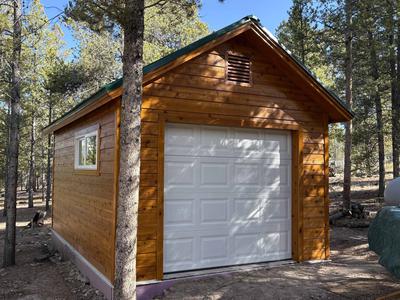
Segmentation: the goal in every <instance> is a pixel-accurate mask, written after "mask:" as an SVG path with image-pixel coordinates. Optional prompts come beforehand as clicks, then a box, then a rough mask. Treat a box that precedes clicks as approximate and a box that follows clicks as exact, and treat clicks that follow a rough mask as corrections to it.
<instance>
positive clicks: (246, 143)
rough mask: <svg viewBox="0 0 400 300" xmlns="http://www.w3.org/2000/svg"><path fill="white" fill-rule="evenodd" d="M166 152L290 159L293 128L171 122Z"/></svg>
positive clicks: (205, 155) (200, 155) (173, 153)
mask: <svg viewBox="0 0 400 300" xmlns="http://www.w3.org/2000/svg"><path fill="white" fill-rule="evenodd" d="M166 136H168V140H166V141H165V154H166V155H171V156H181V155H187V156H196V157H208V156H212V157H247V158H268V159H271V158H273V157H278V158H280V159H290V156H291V145H290V143H291V135H290V133H289V132H282V131H280V132H279V133H278V131H273V130H269V131H265V130H264V131H263V130H254V129H238V128H225V127H214V126H192V125H176V124H175V125H168V128H166Z"/></svg>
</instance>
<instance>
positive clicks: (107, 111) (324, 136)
mask: <svg viewBox="0 0 400 300" xmlns="http://www.w3.org/2000/svg"><path fill="white" fill-rule="evenodd" d="M254 39H255V37H254V34H252V33H243V34H242V35H240V36H238V37H235V38H234V39H232V40H230V41H228V42H225V43H223V44H222V45H220V46H217V47H216V48H214V49H212V50H210V51H208V52H206V53H204V54H202V55H200V56H199V57H197V58H195V59H193V60H191V61H189V62H186V63H184V64H183V65H181V66H178V67H177V68H175V69H173V70H172V71H169V72H167V73H166V74H164V75H163V76H161V77H160V78H156V79H155V80H153V81H152V82H151V83H149V84H147V85H146V86H144V88H143V104H142V148H141V178H140V192H139V193H140V201H139V229H138V244H137V246H138V255H137V280H139V281H140V280H151V279H162V277H163V253H162V247H163V206H164V204H163V181H164V177H163V176H164V174H163V171H164V157H163V144H164V124H165V123H168V122H181V123H191V124H208V125H219V126H236V127H254V128H275V129H285V130H292V136H293V166H292V176H293V180H292V184H293V192H292V198H293V199H292V202H293V203H292V215H293V216H292V223H293V230H292V239H293V244H292V245H293V247H292V248H293V258H294V259H295V260H298V261H302V260H309V259H325V258H328V257H329V226H328V225H329V224H328V207H329V206H328V193H327V191H328V173H329V172H328V115H327V113H326V111H324V110H323V109H322V108H321V107H320V106H319V105H318V104H317V103H316V102H315V101H314V100H312V99H311V97H310V95H308V93H307V90H303V89H302V88H303V87H302V84H299V83H296V82H293V81H292V80H291V77H290V74H289V73H288V72H287V71H285V70H284V69H283V68H282V62H280V63H279V62H276V63H275V62H274V61H271V58H269V56H268V49H267V47H266V46H265V45H263V44H262V43H258V44H257V42H255V41H254ZM245 45H251V46H245ZM228 50H229V51H235V52H239V53H241V54H244V55H248V56H250V57H251V60H252V86H250V87H249V86H240V85H236V84H231V83H226V82H225V54H226V51H228ZM278 63H279V64H278ZM310 93H312V91H310ZM117 105H119V98H118V99H116V100H114V101H111V102H110V103H109V104H107V105H106V106H103V107H101V108H99V109H97V110H96V111H94V112H92V113H90V114H89V115H87V116H85V117H84V118H81V119H79V120H77V121H75V122H74V123H72V124H71V125H68V126H67V127H65V128H62V129H60V130H58V131H56V133H55V139H56V149H55V158H54V163H55V167H54V183H55V184H54V209H53V216H54V219H53V227H54V229H55V230H56V231H57V232H58V233H60V234H61V235H62V236H63V237H64V238H65V239H66V240H67V241H68V242H69V243H71V244H72V245H73V246H74V247H75V248H76V249H77V250H78V251H79V252H80V253H81V254H82V255H83V256H84V257H85V258H86V259H88V260H89V261H90V262H91V263H92V264H93V265H94V266H95V267H96V268H97V269H98V270H99V271H100V272H102V273H103V274H104V275H106V276H107V277H108V278H109V279H110V280H111V281H112V278H113V272H114V239H115V204H116V203H115V195H116V191H115V186H116V185H115V178H114V177H115V176H116V175H117V174H114V163H115V161H114V158H115V157H116V154H117V153H114V152H115V151H114V147H115V143H116V136H115V133H116V132H117V130H116V128H117V126H118V125H119V124H116V123H115V120H116V119H115V112H116V111H117V110H116V107H117ZM96 122H99V124H100V125H101V127H102V128H103V129H105V130H101V131H100V137H101V147H102V150H101V152H100V176H84V175H79V174H74V173H73V162H74V160H73V138H72V137H73V132H74V131H76V130H78V129H79V128H81V126H86V125H87V126H89V125H91V124H95V123H96ZM113 178H114V179H113Z"/></svg>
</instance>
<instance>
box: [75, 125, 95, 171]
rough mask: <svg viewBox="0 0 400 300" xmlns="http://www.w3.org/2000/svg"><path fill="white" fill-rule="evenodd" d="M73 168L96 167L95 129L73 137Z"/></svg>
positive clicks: (91, 168)
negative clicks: (74, 140)
mask: <svg viewBox="0 0 400 300" xmlns="http://www.w3.org/2000/svg"><path fill="white" fill-rule="evenodd" d="M75 139H76V142H75V145H76V146H75V168H77V169H90V170H93V169H96V168H97V130H96V131H93V132H90V133H87V134H84V135H80V136H78V137H76V138H75Z"/></svg>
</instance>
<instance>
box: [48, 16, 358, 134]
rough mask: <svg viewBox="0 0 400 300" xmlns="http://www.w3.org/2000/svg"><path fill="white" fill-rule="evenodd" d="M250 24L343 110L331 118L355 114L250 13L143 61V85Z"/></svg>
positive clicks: (102, 95)
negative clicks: (172, 50) (164, 53)
mask: <svg viewBox="0 0 400 300" xmlns="http://www.w3.org/2000/svg"><path fill="white" fill-rule="evenodd" d="M253 26H254V27H253ZM251 28H253V29H255V28H256V29H258V31H260V32H261V33H262V34H263V35H264V36H265V37H266V38H268V39H269V40H270V41H271V42H272V43H274V46H275V47H277V48H279V50H280V51H282V53H283V54H285V55H286V56H288V58H289V59H290V60H291V62H293V63H294V64H295V65H296V66H297V67H298V68H299V70H301V71H302V72H304V73H305V74H306V76H308V78H309V79H310V80H311V81H312V82H311V84H312V85H314V87H316V88H318V89H320V91H321V92H322V93H324V94H325V95H326V96H327V97H328V98H330V100H331V101H332V103H333V104H334V106H335V108H336V109H338V110H340V111H341V112H342V118H339V119H337V120H332V121H333V122H343V121H349V120H351V119H352V118H353V117H354V113H353V112H352V111H351V110H350V109H349V108H348V107H347V105H346V104H345V103H344V102H343V101H342V100H341V99H340V98H339V97H338V96H337V95H336V94H335V93H334V92H332V91H330V90H329V89H328V88H326V87H325V86H324V85H323V84H322V83H321V82H320V81H319V80H318V79H317V78H316V77H315V75H314V74H313V73H312V72H311V71H310V70H309V69H308V68H307V67H306V66H305V65H304V64H302V63H301V62H300V61H299V60H298V59H297V58H296V57H295V56H294V55H292V54H291V53H290V52H289V51H288V50H287V49H286V48H285V47H284V46H283V45H281V44H280V43H279V42H278V40H277V39H276V38H275V37H274V36H273V35H272V34H271V33H270V32H269V31H268V30H267V29H266V28H265V27H263V26H262V24H261V22H260V20H259V19H258V18H257V17H256V16H252V15H250V16H246V17H244V18H242V19H240V20H239V21H237V22H235V23H232V24H230V25H228V26H226V27H224V28H222V29H220V30H217V31H215V32H213V33H211V34H209V35H207V36H205V37H203V38H201V39H199V40H197V41H195V42H193V43H192V44H189V45H187V46H185V47H183V48H181V49H179V50H177V51H175V52H172V53H171V54H169V55H167V56H165V57H163V58H161V59H159V60H157V61H155V62H153V63H151V64H148V65H146V66H145V67H144V68H143V85H146V84H147V83H148V82H150V81H151V80H152V79H154V78H155V77H159V76H161V75H162V74H163V73H165V72H167V71H169V69H168V66H171V65H172V64H174V63H175V62H177V61H182V62H180V63H184V62H186V61H188V60H190V59H193V58H194V57H197V56H198V55H200V54H202V53H204V52H205V51H207V50H208V49H210V48H212V47H215V46H217V45H219V44H221V43H223V42H225V41H226V40H228V39H230V38H233V37H235V36H237V35H239V34H240V33H242V32H244V31H247V30H249V29H251ZM206 46H208V47H206ZM178 63H179V62H178ZM180 63H179V64H180ZM172 67H176V66H172ZM122 82H123V78H119V79H117V80H115V81H113V82H111V83H109V84H107V85H105V86H103V87H102V88H100V89H99V90H98V91H97V92H96V93H94V94H93V95H91V96H90V97H88V98H87V99H85V100H83V101H82V102H80V103H79V104H77V105H76V106H75V107H73V108H72V109H71V110H70V111H68V112H66V113H65V114H64V115H62V116H61V117H60V118H58V119H57V120H55V121H53V122H52V123H51V124H49V125H48V126H47V127H45V128H44V129H43V132H44V133H45V134H47V133H51V132H54V131H55V130H58V129H60V128H62V127H64V126H65V125H67V124H69V123H71V122H73V121H75V120H76V119H77V118H78V117H77V115H78V113H79V112H81V113H80V114H79V117H81V116H83V115H84V114H86V113H88V112H89V111H86V110H87V108H89V107H90V106H92V105H93V104H94V103H97V102H99V101H100V100H104V101H101V102H104V103H106V102H107V101H109V100H111V99H114V98H115V97H116V96H119V95H120V94H121V93H122V90H121V89H122ZM101 102H99V103H97V104H98V105H95V107H94V109H95V108H97V107H99V106H100V105H102V104H104V103H101ZM90 111H91V110H90ZM74 116H75V117H74Z"/></svg>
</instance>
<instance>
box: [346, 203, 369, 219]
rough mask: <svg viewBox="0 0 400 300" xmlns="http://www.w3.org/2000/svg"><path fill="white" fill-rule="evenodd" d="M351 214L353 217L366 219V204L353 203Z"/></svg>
mask: <svg viewBox="0 0 400 300" xmlns="http://www.w3.org/2000/svg"><path fill="white" fill-rule="evenodd" d="M350 214H351V216H352V217H353V218H357V219H364V218H365V217H366V214H365V211H364V206H362V205H361V204H360V203H354V202H352V203H351V210H350Z"/></svg>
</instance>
